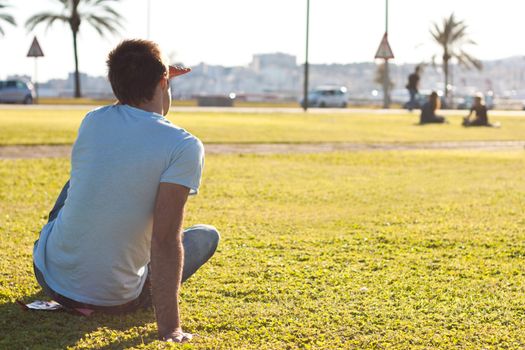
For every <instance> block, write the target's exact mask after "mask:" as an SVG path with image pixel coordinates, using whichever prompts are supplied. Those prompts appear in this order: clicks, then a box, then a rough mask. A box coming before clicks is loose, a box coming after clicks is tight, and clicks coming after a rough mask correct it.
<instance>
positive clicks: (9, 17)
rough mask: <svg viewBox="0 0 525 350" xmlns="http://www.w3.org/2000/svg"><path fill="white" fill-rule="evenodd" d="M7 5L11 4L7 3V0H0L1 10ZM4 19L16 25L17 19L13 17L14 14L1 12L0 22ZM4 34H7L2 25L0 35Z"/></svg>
mask: <svg viewBox="0 0 525 350" xmlns="http://www.w3.org/2000/svg"><path fill="white" fill-rule="evenodd" d="M6 7H9V5H6V4H5V1H3V0H0V10H1V9H4V8H6ZM2 21H4V22H7V23H10V24H12V25H14V26H15V25H16V21H15V19H14V18H13V16H11V15H8V14H7V13H0V22H2ZM4 34H5V32H4V29H3V28H2V26H0V36H4Z"/></svg>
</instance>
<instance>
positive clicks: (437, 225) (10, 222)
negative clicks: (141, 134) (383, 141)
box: [0, 115, 525, 349]
mask: <svg viewBox="0 0 525 350" xmlns="http://www.w3.org/2000/svg"><path fill="white" fill-rule="evenodd" d="M173 117H174V119H177V118H178V117H179V116H173ZM191 117H195V118H197V119H201V120H202V119H206V118H209V119H210V120H211V119H212V117H210V116H205V115H196V116H188V117H184V118H186V119H184V120H185V121H187V122H190V120H191V119H190V118H191ZM229 118H231V120H236V118H235V117H233V116H229ZM239 118H241V117H239ZM251 118H254V120H262V121H265V122H264V123H263V124H265V125H266V124H267V123H269V122H268V120H267V119H265V118H269V117H264V116H252V117H251ZM259 118H262V119H259ZM289 118H292V117H289ZM315 118H321V117H312V119H313V120H316V119H315ZM389 118H390V117H389ZM321 119H322V118H321ZM343 119H344V118H343ZM352 119H353V118H349V121H348V125H347V127H348V128H350V126H351V125H353V124H352V121H351V120H352ZM356 119H357V118H356ZM357 120H359V119H357ZM393 120H395V118H394V119H393ZM361 122H362V123H364V122H365V121H364V118H362V119H361ZM509 123H510V122H509ZM197 124H198V123H195V125H197ZM408 125H410V124H409V123H408ZM408 127H409V126H408ZM453 127H455V128H459V126H453V125H451V126H445V128H450V129H452V128H453ZM336 129H337V128H335V127H334V128H333V130H336ZM424 129H426V128H421V129H418V130H424ZM469 132H470V130H469V131H465V133H469ZM494 132H499V130H494ZM501 132H507V130H506V129H502V130H501ZM509 132H510V131H509ZM239 137H240V136H239ZM68 169H69V163H68V160H66V159H54V160H53V159H40V160H2V161H0V218H1V220H0V251H1V252H2V253H1V255H0V271H1V272H0V329H1V331H0V348H1V349H24V348H27V349H50V348H66V347H71V348H75V349H123V348H140V349H158V348H180V346H170V345H166V344H160V342H158V341H155V336H156V327H155V323H154V318H153V314H152V313H151V312H140V313H136V314H132V315H129V316H122V317H112V316H104V315H94V316H92V317H90V318H87V319H86V318H82V317H77V316H72V315H68V314H63V313H43V312H42V313H39V312H22V311H21V310H20V309H19V307H18V306H17V305H16V304H14V301H15V300H16V299H22V300H25V301H30V300H34V299H42V298H45V296H43V295H42V293H41V291H40V288H39V287H38V286H37V284H36V282H35V280H34V278H33V276H32V271H31V270H32V267H31V247H32V244H33V241H34V240H35V239H36V238H37V236H38V231H39V229H40V228H41V226H42V225H43V224H44V222H45V221H46V217H47V211H48V210H49V208H50V207H51V205H52V204H53V202H54V199H55V197H56V195H57V194H58V192H59V190H60V187H61V186H62V184H63V182H64V181H65V180H66V179H67V177H68V175H67V173H68ZM524 172H525V157H524V156H523V153H522V152H505V153H504V152H485V153H480V152H458V151H448V152H440V151H432V152H430V151H427V152H419V151H414V152H377V153H376V152H373V153H367V152H361V153H332V154H318V155H272V156H262V155H259V156H258V155H237V156H234V155H214V156H209V157H208V158H207V163H206V169H205V176H204V179H203V187H202V191H201V194H200V195H199V196H197V197H195V198H192V199H191V200H190V201H189V203H188V212H187V224H188V225H190V224H194V223H199V222H203V223H211V224H214V225H216V226H217V227H218V228H219V229H220V231H221V233H222V242H221V245H220V248H219V250H218V252H217V253H216V255H215V257H214V258H213V259H212V260H211V261H210V263H208V264H207V265H205V266H204V267H203V268H202V270H201V271H199V272H198V273H197V274H196V275H195V276H194V277H192V278H191V279H190V280H189V281H188V282H187V283H186V284H185V285H184V286H183V291H182V296H181V298H182V304H181V307H182V317H183V324H184V326H185V328H186V329H187V330H188V331H190V332H193V333H198V334H199V335H200V337H198V338H196V340H195V341H194V342H193V343H192V345H187V348H195V349H285V348H312V349H320V348H326V349H334V348H343V349H347V348H355V349H364V348H370V349H377V348H381V349H396V348H397V349H409V348H410V349H423V348H424V349H429V348H435V349H446V348H451V349H452V348H453V349H458V348H459V349H482V348H483V349H501V348H513V349H518V348H523V347H525V333H524V332H523V330H524V329H525V272H524V269H523V260H524V258H525V243H524V242H525V229H524V227H525V219H524V217H523V212H524V210H525V201H524V200H523V198H524V196H525V182H524V181H523V174H524Z"/></svg>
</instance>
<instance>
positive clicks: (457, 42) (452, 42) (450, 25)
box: [430, 13, 482, 99]
mask: <svg viewBox="0 0 525 350" xmlns="http://www.w3.org/2000/svg"><path fill="white" fill-rule="evenodd" d="M430 34H432V37H433V38H434V40H435V41H436V43H437V44H438V45H439V46H441V48H442V49H443V55H442V56H441V59H442V61H441V62H442V65H443V74H444V76H445V98H446V99H448V90H449V89H448V85H449V62H450V60H451V59H456V60H457V62H458V64H459V65H460V66H463V67H465V68H467V69H471V68H476V69H478V70H481V69H482V64H481V61H480V60H478V59H476V58H474V57H473V56H472V55H470V54H468V53H467V52H465V50H464V46H465V45H476V42H475V41H473V40H472V39H470V38H469V37H468V35H467V25H466V24H465V23H464V21H458V20H457V19H456V17H455V16H454V14H453V13H452V14H451V15H450V17H448V18H444V19H443V24H442V26H441V27H440V26H439V25H438V24H437V23H434V24H433V27H432V28H431V29H430ZM435 58H436V55H434V56H433V57H432V62H433V63H434V64H435Z"/></svg>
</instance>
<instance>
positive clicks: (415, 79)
mask: <svg viewBox="0 0 525 350" xmlns="http://www.w3.org/2000/svg"><path fill="white" fill-rule="evenodd" d="M420 72H421V66H420V65H417V66H416V68H415V70H414V72H413V73H412V74H410V75H409V76H408V83H407V85H406V88H407V90H408V93H409V94H410V100H409V101H408V103H407V104H406V106H407V108H408V109H409V110H412V109H414V108H417V107H419V103H418V102H417V100H416V97H417V95H418V94H419V79H420V76H419V74H420Z"/></svg>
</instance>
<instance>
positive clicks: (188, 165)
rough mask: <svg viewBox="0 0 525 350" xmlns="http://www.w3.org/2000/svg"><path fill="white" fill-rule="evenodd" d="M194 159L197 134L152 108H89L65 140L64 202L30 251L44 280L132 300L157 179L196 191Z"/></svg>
mask: <svg viewBox="0 0 525 350" xmlns="http://www.w3.org/2000/svg"><path fill="white" fill-rule="evenodd" d="M202 162H203V147H202V144H201V143H200V141H199V140H198V139H197V138H195V137H194V136H192V135H191V134H189V133H187V132H186V131H184V130H183V129H180V128H178V127H176V126H174V125H172V124H171V123H170V122H169V121H167V120H166V119H165V118H164V117H162V116H161V115H159V114H155V113H150V112H146V111H144V110H141V109H137V108H134V107H130V106H127V105H115V106H107V107H103V108H101V109H98V110H96V111H93V112H91V113H89V114H88V116H86V118H85V119H84V121H83V122H82V125H81V127H80V129H79V135H78V139H77V140H76V142H75V145H74V147H73V151H72V158H71V181H70V188H69V190H68V194H67V199H66V202H65V205H64V207H63V208H62V210H61V211H60V213H59V215H58V217H57V219H56V220H54V221H52V222H50V223H49V224H48V225H47V226H46V227H45V228H44V229H43V230H42V235H41V237H40V241H39V243H38V246H37V247H36V250H35V264H36V265H37V267H38V268H39V270H40V271H42V272H43V274H44V276H45V279H46V282H47V283H48V284H49V286H50V287H51V288H52V289H53V290H54V291H56V292H58V293H60V294H62V295H64V296H66V297H68V298H71V299H74V300H77V301H80V302H85V303H88V304H94V305H101V306H111V305H120V304H123V303H125V302H128V301H130V300H133V299H135V298H136V297H137V296H138V294H139V293H140V291H141V289H142V285H143V283H144V281H145V278H146V274H147V271H146V269H147V267H146V265H147V264H148V262H149V260H150V240H151V225H152V215H153V210H154V203H155V197H156V193H157V189H158V186H159V182H171V183H177V184H180V185H183V186H186V187H188V188H190V189H191V191H192V192H196V191H197V189H198V186H199V181H200V174H201V171H202ZM175 163H176V165H175Z"/></svg>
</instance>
